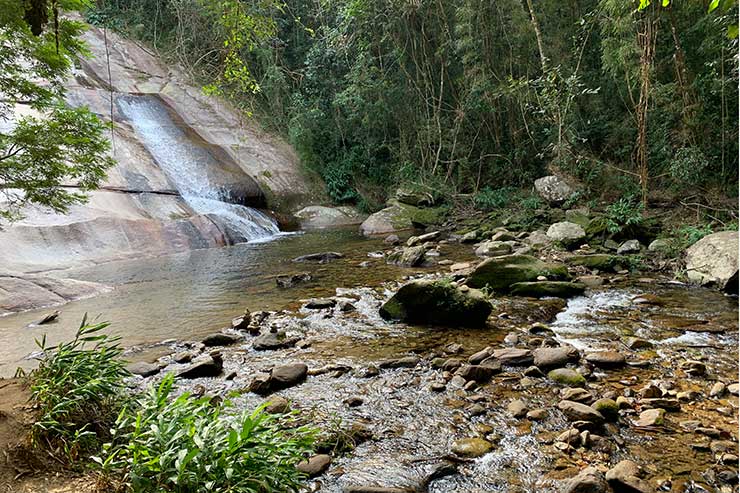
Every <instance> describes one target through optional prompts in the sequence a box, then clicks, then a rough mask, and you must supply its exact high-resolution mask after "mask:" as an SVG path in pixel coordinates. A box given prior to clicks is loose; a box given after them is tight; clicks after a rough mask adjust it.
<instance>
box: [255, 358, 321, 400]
mask: <svg viewBox="0 0 740 493" xmlns="http://www.w3.org/2000/svg"><path fill="white" fill-rule="evenodd" d="M307 374H308V366H306V365H305V364H303V363H291V364H287V365H281V366H276V367H274V368H273V369H272V371H271V372H270V374H269V376H268V377H267V378H259V377H258V378H256V379H255V380H253V381H252V384H251V385H250V387H249V390H250V391H251V392H254V393H256V394H260V395H265V394H269V393H271V392H275V391H277V390H282V389H287V388H290V387H294V386H296V385H298V384H300V383H303V381H304V380H306V375H307Z"/></svg>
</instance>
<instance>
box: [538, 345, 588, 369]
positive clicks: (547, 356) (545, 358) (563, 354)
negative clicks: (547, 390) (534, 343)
mask: <svg viewBox="0 0 740 493" xmlns="http://www.w3.org/2000/svg"><path fill="white" fill-rule="evenodd" d="M532 354H533V355H534V366H536V367H537V368H539V369H540V370H549V369H551V368H561V367H563V366H565V365H566V364H568V363H571V362H574V361H578V356H579V354H578V350H577V349H576V348H574V347H573V346H561V347H544V348H537V349H535V350H534V351H532Z"/></svg>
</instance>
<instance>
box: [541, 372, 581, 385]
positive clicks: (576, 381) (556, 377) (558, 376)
mask: <svg viewBox="0 0 740 493" xmlns="http://www.w3.org/2000/svg"><path fill="white" fill-rule="evenodd" d="M547 378H549V379H550V380H552V381H553V382H555V383H559V384H560V385H565V386H567V387H583V386H585V385H586V379H585V378H584V377H583V375H581V374H580V373H578V372H577V371H575V370H571V369H570V368H556V369H555V370H551V371H550V372H549V373H548V374H547Z"/></svg>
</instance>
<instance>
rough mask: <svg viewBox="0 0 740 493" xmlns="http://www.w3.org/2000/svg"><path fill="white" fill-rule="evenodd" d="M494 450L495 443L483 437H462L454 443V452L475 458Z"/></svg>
mask: <svg viewBox="0 0 740 493" xmlns="http://www.w3.org/2000/svg"><path fill="white" fill-rule="evenodd" d="M491 450H493V444H491V442H489V441H488V440H484V439H482V438H462V439H460V440H456V441H455V442H454V443H453V444H452V453H454V454H455V455H459V456H460V457H467V458H471V459H475V458H478V457H481V456H483V455H486V454H487V453H488V452H490V451H491Z"/></svg>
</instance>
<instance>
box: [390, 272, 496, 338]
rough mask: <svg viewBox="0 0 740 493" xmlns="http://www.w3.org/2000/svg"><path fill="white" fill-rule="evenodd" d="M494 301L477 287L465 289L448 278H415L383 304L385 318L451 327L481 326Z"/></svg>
mask: <svg viewBox="0 0 740 493" xmlns="http://www.w3.org/2000/svg"><path fill="white" fill-rule="evenodd" d="M491 310H492V308H491V304H490V303H489V302H488V300H486V299H485V297H484V296H483V294H482V293H481V292H479V291H476V290H468V291H464V290H462V289H460V288H459V287H457V286H455V285H453V284H451V283H449V282H445V281H429V280H420V281H411V282H409V283H407V284H404V285H403V286H401V288H400V289H399V290H398V291H397V292H396V294H394V295H393V296H392V297H391V298H390V299H389V300H388V301H386V302H385V303H384V304H383V306H382V307H381V308H380V315H381V316H382V317H383V318H385V319H390V320H401V321H404V322H410V323H421V324H431V325H443V326H449V327H480V326H482V325H484V324H485V323H486V320H487V319H488V315H490V313H491Z"/></svg>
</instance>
